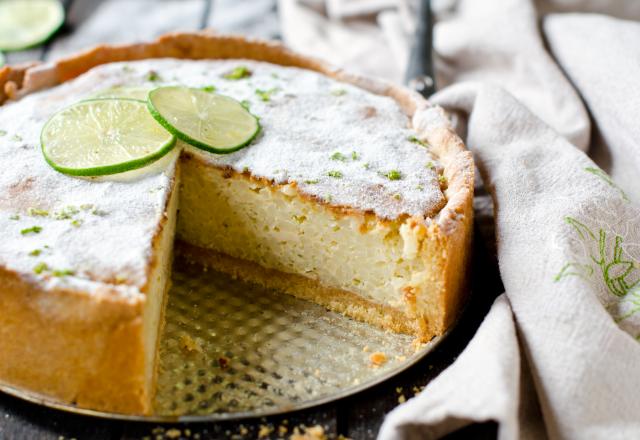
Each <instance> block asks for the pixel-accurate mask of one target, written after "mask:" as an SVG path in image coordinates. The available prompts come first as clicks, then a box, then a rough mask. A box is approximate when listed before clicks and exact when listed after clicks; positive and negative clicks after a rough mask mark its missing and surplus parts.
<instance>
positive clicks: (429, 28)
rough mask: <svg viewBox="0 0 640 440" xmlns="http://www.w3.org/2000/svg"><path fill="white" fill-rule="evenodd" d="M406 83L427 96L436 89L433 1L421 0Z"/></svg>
mask: <svg viewBox="0 0 640 440" xmlns="http://www.w3.org/2000/svg"><path fill="white" fill-rule="evenodd" d="M405 83H406V84H407V85H408V86H409V87H410V88H412V89H414V90H416V91H417V92H418V93H420V94H421V95H422V96H424V97H425V98H428V97H429V96H431V95H433V94H434V93H435V91H436V82H435V77H434V67H433V20H432V15H431V1H430V0H420V2H419V6H418V19H417V22H416V31H415V33H414V36H413V41H412V43H411V52H410V53H409V63H408V65H407V70H406V72H405Z"/></svg>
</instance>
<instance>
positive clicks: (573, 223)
mask: <svg viewBox="0 0 640 440" xmlns="http://www.w3.org/2000/svg"><path fill="white" fill-rule="evenodd" d="M564 222H565V223H567V224H568V225H571V226H573V228H574V229H575V230H576V232H577V233H578V235H580V238H581V239H583V240H584V239H585V238H586V237H585V236H584V234H583V231H584V232H586V233H587V234H589V236H590V237H591V238H593V239H594V240H595V239H596V236H595V235H593V232H591V229H589V228H588V227H587V226H586V225H584V224H583V223H580V222H579V221H578V220H576V219H575V218H573V217H569V216H567V217H565V218H564Z"/></svg>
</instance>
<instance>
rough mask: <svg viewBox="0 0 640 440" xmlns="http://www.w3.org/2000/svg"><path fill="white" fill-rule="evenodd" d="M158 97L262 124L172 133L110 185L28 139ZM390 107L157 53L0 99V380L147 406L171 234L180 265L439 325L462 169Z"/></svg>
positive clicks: (458, 225)
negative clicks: (188, 99) (221, 103)
mask: <svg viewBox="0 0 640 440" xmlns="http://www.w3.org/2000/svg"><path fill="white" fill-rule="evenodd" d="M168 38H169V37H168ZM171 38H176V41H179V40H180V38H186V39H187V40H185V41H190V40H189V39H190V38H196V37H195V36H189V35H185V36H184V37H182V36H180V35H178V36H176V37H171ZM197 38H202V39H203V41H204V40H206V42H207V46H206V47H208V48H211V47H217V46H216V44H218V40H217V39H216V37H209V36H200V37H197ZM169 39H170V38H169ZM223 40H224V39H221V40H220V44H221V46H220V47H227V46H225V44H226V40H225V41H224V42H223ZM236 43H237V42H236ZM153 44H156V43H152V45H153ZM157 44H160V43H157ZM189 44H194V47H198V45H197V44H196V43H194V42H193V41H190V43H189ZM238 44H239V43H238ZM242 44H245V45H247V47H249V48H251V47H253V46H252V45H254V44H257V45H259V44H258V43H246V42H243V43H242ZM153 47H155V46H153ZM158 47H160V46H158ZM179 47H181V48H182V49H181V50H184V47H186V46H185V45H181V46H179ZM154 50H155V49H154ZM194 50H195V49H194ZM107 52H108V50H107ZM98 53H99V52H98ZM131 53H137V52H135V51H134V50H132V52H131ZM276 53H277V52H276ZM86 56H93V55H91V54H89V55H83V56H81V57H80V58H78V59H83V58H82V57H86ZM96 56H97V55H96ZM105 57H106V58H107V59H108V56H106V55H105ZM273 58H274V60H276V61H277V57H276V56H275V55H274V56H273ZM92 62H93V61H92ZM300 64H301V65H304V63H302V62H301V63H300ZM310 65H312V63H311V62H310ZM314 66H315V65H314ZM11 74H12V73H11V72H9V75H11ZM58 74H59V72H57V73H56V75H58ZM3 75H4V77H5V78H6V71H5V72H3V71H2V70H0V78H2V77H3ZM354 81H355V80H354ZM355 82H357V81H355ZM9 84H12V83H8V84H7V86H5V87H4V90H5V92H7V91H10V92H11V93H14V92H15V84H13V86H9ZM373 84H374V85H375V83H373ZM167 86H168V87H173V86H180V87H188V88H192V89H198V90H202V91H203V93H210V92H214V91H215V93H217V94H220V95H224V96H228V97H230V98H232V99H234V100H235V101H237V102H239V103H241V105H242V106H244V107H245V108H247V109H249V110H250V112H251V114H252V115H255V116H256V117H257V118H258V119H259V126H260V131H259V132H258V133H257V136H255V138H253V139H249V138H247V139H249V141H250V143H249V144H248V145H246V146H245V145H244V144H243V145H242V146H243V147H245V148H242V149H240V150H237V151H231V152H228V154H223V155H221V154H213V153H212V152H211V149H209V151H204V150H203V149H202V148H195V147H193V146H189V145H187V144H186V143H184V142H183V141H178V142H177V143H176V146H175V148H174V149H173V150H172V151H171V152H169V153H168V154H166V156H164V157H162V158H161V159H159V160H157V161H156V162H153V163H152V164H150V165H149V166H147V167H145V168H141V169H138V170H133V171H128V172H125V173H120V174H114V175H110V176H102V177H90V178H86V177H71V176H68V175H64V174H61V173H58V172H56V171H55V170H54V169H52V168H51V167H50V166H49V165H48V164H47V163H46V162H45V161H44V160H43V158H42V155H41V152H40V148H39V143H40V142H39V141H40V140H39V138H38V135H39V132H40V129H41V128H42V126H43V125H44V123H45V122H46V121H47V120H48V119H49V118H50V117H51V116H52V115H53V114H55V113H56V112H58V111H60V110H61V109H63V108H65V107H68V106H69V105H72V104H74V103H76V102H78V101H81V100H83V99H91V98H95V97H100V98H103V99H104V98H118V97H121V96H120V94H122V93H125V92H126V93H128V94H129V95H130V96H127V98H129V97H134V99H139V98H140V97H142V96H144V93H148V91H149V90H153V89H158V88H160V87H167ZM377 87H378V88H377V90H379V91H381V92H385V93H387V92H388V93H396V94H398V96H400V92H398V91H397V90H396V91H394V89H389V91H387V90H385V89H384V88H383V87H382V86H379V85H378V86H377ZM7 93H8V92H7ZM402 93H405V91H402ZM147 96H148V95H147ZM411 99H413V98H411ZM399 101H400V100H399ZM399 101H396V100H394V99H392V98H390V97H388V96H382V95H376V94H374V93H371V92H369V91H366V90H364V89H363V88H360V87H357V86H355V85H352V84H349V83H346V82H341V81H337V80H335V79H332V78H330V77H329V76H325V75H322V74H320V73H316V72H313V71H310V70H305V69H301V68H296V67H283V66H279V65H276V64H270V63H267V62H259V61H251V60H246V59H229V60H216V61H207V60H199V61H195V60H177V59H170V58H162V59H149V60H142V61H128V62H117V63H109V64H104V65H99V66H98V67H95V68H93V69H91V70H89V71H88V72H87V73H85V74H82V75H80V76H78V77H77V78H76V79H72V80H69V81H66V82H64V83H62V84H60V85H57V86H55V87H51V88H48V89H44V90H42V91H39V92H35V93H31V94H27V95H26V96H24V97H23V98H22V99H20V100H17V101H15V102H8V103H5V105H3V106H2V107H0V160H2V161H3V163H10V164H11V166H10V167H7V168H6V171H5V172H4V173H0V231H2V234H3V240H2V241H0V281H2V284H0V285H1V286H2V287H0V309H2V310H7V313H4V314H1V315H0V335H4V336H5V337H2V338H0V358H2V359H5V361H3V362H2V363H0V381H2V382H6V383H9V384H13V385H15V386H20V387H26V388H29V389H33V390H36V391H38V392H41V393H45V394H49V395H52V396H55V397H57V398H59V399H61V400H63V401H67V402H76V403H77V404H78V405H80V406H86V407H90V408H96V409H101V410H111V411H121V412H145V413H148V412H150V411H152V408H151V396H152V392H153V374H154V371H153V369H154V364H155V360H154V358H155V356H156V345H157V335H158V332H159V327H160V323H161V314H162V308H163V303H164V301H165V297H166V294H165V292H166V290H167V286H168V284H169V274H170V265H171V255H172V250H173V247H174V239H176V240H177V241H178V243H179V244H178V245H177V249H178V250H179V251H180V252H181V253H182V254H183V255H184V256H186V257H188V258H191V259H193V260H195V261H197V262H199V263H201V264H205V265H210V266H214V267H216V268H217V269H219V270H222V271H225V272H228V273H231V274H232V275H234V276H237V277H241V278H245V279H247V280H249V281H252V282H255V283H259V284H263V285H266V286H268V287H274V288H277V289H280V290H284V291H285V292H287V293H290V294H293V295H296V296H299V297H301V298H305V299H310V300H312V301H315V302H318V303H320V304H322V305H324V306H326V307H327V308H330V309H332V310H336V311H339V312H342V313H344V314H346V315H348V316H351V317H353V318H356V319H360V320H363V321H366V322H370V323H372V324H374V325H377V326H381V327H383V328H387V329H390V330H394V331H398V332H405V333H409V334H415V335H416V336H417V337H419V338H420V339H422V340H428V339H430V338H431V337H433V336H434V335H437V334H441V333H442V332H443V331H444V330H445V329H446V327H447V326H448V325H449V324H450V323H451V322H452V320H453V318H454V317H455V313H456V311H457V308H458V304H459V303H460V298H461V293H460V292H461V289H462V285H463V280H464V274H463V273H462V270H463V269H462V268H463V266H462V265H463V264H464V262H465V261H466V258H467V257H466V255H467V252H468V244H469V238H470V235H469V234H470V222H471V215H472V214H471V191H472V189H471V182H472V177H473V174H472V173H473V171H472V162H471V159H470V156H469V155H468V153H466V152H464V151H463V150H462V145H461V144H460V142H459V139H457V137H455V135H454V134H453V133H452V132H451V131H450V129H449V128H448V125H447V122H446V120H445V119H444V117H443V115H442V113H441V111H440V110H439V109H437V108H428V107H426V106H423V107H421V108H420V109H419V111H417V110H416V108H415V107H414V108H413V110H411V112H415V115H414V116H413V120H412V119H410V118H409V117H408V116H406V114H405V111H407V108H406V106H407V102H408V101H406V100H405V102H404V105H403V108H401V107H400V105H399V104H398V102H399ZM9 121H10V122H9ZM172 126H173V125H172ZM412 126H413V127H416V130H414V129H413V128H412ZM429 127H431V128H432V129H429ZM174 128H176V127H175V126H174ZM425 133H426V134H425ZM205 138H206V142H203V143H204V144H206V145H208V146H211V145H212V142H211V139H212V138H210V137H204V138H203V139H205ZM429 142H434V143H436V144H435V145H436V146H437V148H432V147H431V146H430V145H429ZM229 145H230V144H229ZM237 145H240V143H238V144H237ZM234 146H235V144H234V145H232V146H231V147H234ZM436 153H438V154H439V155H440V156H439V157H438V156H437V155H436ZM19 341H20V342H19ZM33 347H43V348H42V349H41V350H34V349H33ZM24 365H47V366H48V368H46V369H25V368H21V366H24Z"/></svg>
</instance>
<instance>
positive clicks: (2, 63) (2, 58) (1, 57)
mask: <svg viewBox="0 0 640 440" xmlns="http://www.w3.org/2000/svg"><path fill="white" fill-rule="evenodd" d="M2 66H4V55H2V52H0V67H2Z"/></svg>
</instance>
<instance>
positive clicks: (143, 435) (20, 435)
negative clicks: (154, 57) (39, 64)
mask: <svg viewBox="0 0 640 440" xmlns="http://www.w3.org/2000/svg"><path fill="white" fill-rule="evenodd" d="M63 3H64V5H65V9H66V11H67V19H66V22H65V24H64V26H63V28H62V29H61V30H60V32H58V33H57V35H55V36H54V38H53V39H52V40H51V41H49V42H47V43H46V44H45V45H43V46H41V47H38V48H34V49H29V50H26V51H22V52H14V53H9V54H6V59H7V62H8V63H20V62H24V61H32V60H51V59H56V58H58V57H60V56H63V55H65V54H69V53H73V52H74V51H77V50H80V49H83V48H86V47H89V46H91V45H94V44H97V43H103V42H110V43H124V42H130V41H137V40H148V39H151V38H153V37H155V36H157V35H160V34H162V33H165V32H169V31H174V30H197V29H203V28H213V29H215V30H217V31H219V32H233V33H241V34H245V35H251V36H256V37H262V38H270V39H278V38H279V36H280V32H279V24H278V17H277V10H276V0H215V1H214V0H167V1H164V0H133V1H127V0H108V1H100V0H65V1H63ZM476 229H478V228H476ZM485 229H486V228H484V227H482V228H481V229H480V230H481V231H484V230H485ZM476 235H478V231H476ZM482 241H483V240H476V244H475V245H474V258H473V265H472V269H470V270H471V274H470V279H471V283H470V284H471V289H470V290H471V291H472V292H473V293H472V295H471V296H470V299H469V302H468V305H467V307H466V309H465V311H464V313H463V315H462V316H461V318H460V320H459V322H458V324H457V326H456V327H455V328H454V329H453V331H452V332H451V333H450V334H449V336H448V337H447V338H446V339H445V340H444V341H443V342H442V343H441V344H440V345H439V346H438V347H437V348H436V349H435V350H434V351H433V352H432V353H430V354H429V355H428V356H427V357H426V358H425V359H423V360H422V361H420V362H419V363H418V364H416V365H414V366H413V367H412V368H410V369H409V370H408V371H405V372H404V373H402V374H400V375H398V376H396V377H394V378H392V379H390V380H388V381H387V382H385V383H383V384H380V385H378V386H375V387H373V388H370V389H369V390H366V391H364V392H361V393H359V394H356V395H354V396H352V397H348V398H345V399H342V400H339V401H336V402H333V403H330V404H327V405H323V406H320V407H316V408H312V409H309V410H305V411H299V412H295V413H291V414H288V415H286V416H279V417H269V418H263V419H253V420H244V421H239V422H226V423H215V424H212V423H198V424H190V425H185V424H180V425H158V424H147V423H137V422H121V421H113V420H102V419H96V418H90V417H86V416H79V415H75V414H68V413H65V412H61V411H57V410H52V409H48V408H44V407H40V406H38V405H35V404H31V403H28V402H24V401H21V400H19V399H16V398H13V397H11V396H8V395H4V394H2V393H0V439H11V440H13V439H29V440H31V439H33V440H37V439H47V440H61V439H97V440H99V439H156V438H159V439H162V438H201V439H214V438H238V439H241V438H247V439H252V438H257V437H258V433H259V430H260V428H261V427H264V426H267V427H271V428H274V429H275V430H274V431H273V432H272V433H271V434H270V435H269V436H268V437H266V438H288V436H289V435H290V434H291V432H292V431H293V428H294V427H301V426H315V425H321V426H323V428H324V430H325V433H326V434H327V436H328V437H329V438H337V437H338V435H343V436H346V437H348V438H352V439H357V440H360V439H372V438H375V437H376V435H377V433H378V430H379V428H380V425H381V424H382V421H383V419H384V416H385V414H387V413H388V412H389V411H391V410H392V409H393V408H395V407H396V406H397V405H398V404H399V401H400V400H402V399H405V398H406V399H409V398H410V397H413V395H414V394H415V392H416V390H419V389H421V388H422V387H424V386H425V385H426V384H427V383H428V382H429V381H430V380H432V379H433V378H434V377H435V376H437V375H438V374H439V373H440V372H441V371H442V370H444V369H445V368H446V367H447V366H449V365H450V364H451V363H452V362H453V361H454V360H455V359H456V357H457V356H458V355H459V354H460V352H461V351H462V350H463V349H464V347H465V346H466V345H467V343H468V342H469V340H470V339H471V337H472V336H473V335H474V333H475V331H476V329H477V328H478V326H479V324H480V322H481V321H482V319H483V318H484V316H485V314H486V313H487V311H488V309H489V307H490V306H491V304H492V302H493V300H494V298H495V297H496V296H497V294H499V293H500V292H502V286H501V283H500V279H499V276H498V275H497V273H496V269H495V267H496V266H495V264H494V262H495V261H494V258H493V257H492V256H491V254H492V252H488V251H487V250H486V249H484V248H483V246H482V245H481V244H480V243H481V242H482ZM280 426H284V427H286V428H287V434H283V435H280V434H279V432H278V430H277V428H278V427H280ZM496 433H497V426H496V424H495V423H493V422H488V423H484V424H476V425H472V426H470V427H468V428H466V429H463V430H461V431H458V432H456V433H454V434H452V435H450V436H449V437H448V438H476V439H485V438H486V439H494V438H496Z"/></svg>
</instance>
